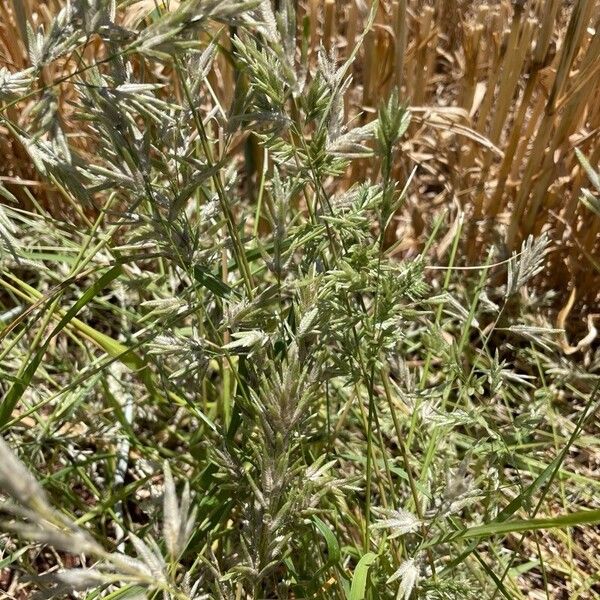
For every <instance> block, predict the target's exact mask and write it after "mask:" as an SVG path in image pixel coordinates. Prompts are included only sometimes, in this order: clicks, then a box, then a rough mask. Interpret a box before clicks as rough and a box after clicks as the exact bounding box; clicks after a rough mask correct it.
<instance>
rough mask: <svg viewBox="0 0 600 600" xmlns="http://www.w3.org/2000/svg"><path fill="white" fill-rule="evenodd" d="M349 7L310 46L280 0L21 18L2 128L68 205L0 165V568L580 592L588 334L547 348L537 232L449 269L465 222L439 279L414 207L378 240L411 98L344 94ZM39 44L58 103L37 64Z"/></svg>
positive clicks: (443, 593)
mask: <svg viewBox="0 0 600 600" xmlns="http://www.w3.org/2000/svg"><path fill="white" fill-rule="evenodd" d="M327 6H328V8H327V10H328V11H329V12H327V14H328V15H329V17H328V18H329V21H327V23H328V25H327V27H328V28H329V29H331V28H332V27H333V21H332V19H333V17H332V15H333V14H334V13H333V10H334V8H335V7H334V5H332V3H328V5H327ZM397 8H398V10H401V9H402V10H403V7H402V6H398V7H397ZM404 8H405V7H404ZM127 9H128V7H127V6H125V5H124V6H120V7H119V10H122V11H124V12H126V11H127ZM17 16H18V13H17ZM431 16H432V13H431V12H430V17H431ZM21 17H23V18H24V15H21ZM129 17H130V18H131V14H130V15H129ZM19 18H20V17H19ZM366 19H367V23H368V27H367V29H366V31H365V33H364V34H363V35H362V36H359V35H356V36H355V37H354V38H353V39H352V42H353V45H352V48H351V49H350V52H349V55H348V56H347V57H346V58H345V59H341V58H340V57H339V56H338V55H337V54H336V51H335V45H333V44H332V45H331V46H330V50H329V51H328V50H327V49H326V48H325V47H323V48H320V49H319V50H318V58H317V60H316V63H311V61H310V57H309V53H308V49H309V47H310V40H311V37H310V36H311V29H310V27H309V26H307V27H305V28H304V29H299V28H298V26H297V21H298V17H297V15H296V13H295V9H294V6H293V5H292V3H291V2H283V3H281V6H280V7H279V9H278V10H277V11H273V10H272V8H271V5H270V4H269V3H268V2H234V1H230V2H216V1H215V2H211V1H209V2H199V1H196V0H188V1H187V2H182V3H180V4H177V5H175V4H174V3H173V4H172V5H168V6H160V5H155V4H149V3H138V5H136V10H135V19H133V18H131V20H128V18H127V15H123V14H121V13H119V11H116V10H114V7H113V6H112V5H111V4H110V3H103V2H98V3H72V4H68V5H66V6H65V7H64V8H63V9H61V11H60V12H59V13H57V14H56V15H55V17H54V19H53V20H52V23H53V27H52V28H50V29H48V30H47V31H46V32H41V31H40V32H37V33H34V32H31V33H30V35H29V38H30V43H29V48H28V52H29V57H30V60H31V62H32V63H33V65H34V66H33V69H30V68H29V67H28V68H27V69H26V70H25V71H23V72H17V71H14V72H13V71H11V75H10V77H9V78H8V79H10V81H9V83H8V84H6V90H7V91H6V94H7V95H8V96H7V97H6V98H4V97H3V102H5V104H4V110H3V111H2V115H3V116H2V123H3V126H4V127H5V128H6V129H7V130H9V131H10V132H11V134H12V136H13V139H14V140H16V141H17V142H18V144H19V145H20V148H21V149H22V151H23V152H25V153H26V154H27V156H28V157H29V160H30V161H31V164H32V165H33V168H35V169H36V171H37V172H38V174H39V177H40V178H41V179H43V180H44V181H45V182H46V185H48V186H49V187H51V189H52V193H53V194H55V195H56V197H58V198H60V199H61V203H65V204H66V205H68V206H70V207H71V211H72V213H71V214H73V215H76V218H73V219H72V220H69V215H63V218H61V219H56V218H55V217H52V216H51V215H52V212H51V211H49V210H47V209H46V208H44V206H43V205H40V202H39V198H37V197H36V196H35V195H34V194H29V193H27V192H25V193H26V194H27V195H28V200H29V203H30V204H29V206H27V207H23V206H20V205H19V204H18V203H17V202H15V197H14V196H13V194H12V192H11V191H9V190H8V189H6V188H5V187H2V188H0V189H1V190H2V194H3V197H4V198H5V199H6V201H7V202H6V204H4V205H2V212H1V213H0V217H1V220H0V227H1V228H0V233H1V234H2V235H1V237H0V244H1V249H2V256H1V260H2V263H1V267H2V277H1V278H0V285H1V286H2V290H3V292H2V294H3V295H2V297H1V301H2V303H3V304H2V307H3V313H2V321H1V322H2V327H3V328H2V329H1V330H0V339H1V340H2V349H1V351H0V368H1V372H2V375H3V378H2V383H1V384H0V385H2V386H3V388H4V389H3V391H4V392H5V394H4V398H3V401H2V404H1V406H0V430H1V431H2V432H3V434H4V435H5V436H6V438H8V439H9V440H10V441H11V444H10V446H12V447H14V448H17V449H19V453H20V457H21V458H20V459H19V458H17V457H16V455H15V453H14V451H13V450H11V449H10V447H9V444H8V443H7V442H4V441H2V442H0V453H1V454H2V460H3V463H2V465H3V466H1V467H0V486H1V487H2V490H3V493H4V494H5V496H6V500H5V501H4V503H3V504H2V512H3V513H4V514H5V515H6V518H5V519H4V521H3V531H4V532H5V533H6V535H5V536H4V537H3V538H2V539H3V544H4V545H3V552H4V557H3V558H2V561H3V562H2V564H3V565H11V566H12V567H14V572H13V577H12V579H11V584H10V586H11V588H10V589H11V590H12V591H14V590H15V589H17V588H18V589H19V592H20V593H23V594H33V593H39V594H40V595H41V596H42V597H43V596H46V597H52V596H56V595H58V594H68V593H73V594H80V595H81V597H87V598H90V599H92V598H98V597H107V598H120V597H123V598H124V597H132V596H133V597H139V598H152V597H155V595H156V593H159V592H161V593H162V594H163V596H164V597H166V598H174V599H181V600H184V599H189V600H192V599H199V598H222V599H230V598H231V599H233V598H254V599H259V598H294V597H296V598H299V597H302V598H308V597H314V598H349V599H350V600H359V599H362V598H370V599H375V598H389V597H394V596H395V597H399V598H402V597H404V598H405V599H406V600H407V599H408V598H411V597H427V598H469V597H476V596H481V595H482V594H490V595H497V594H502V595H503V596H504V597H511V595H519V594H521V595H522V592H521V591H520V590H521V589H522V588H524V587H527V585H530V586H531V582H539V587H540V589H543V590H544V591H545V592H546V594H547V595H550V594H552V593H554V590H555V589H558V587H561V588H566V589H568V590H569V592H571V593H573V594H574V595H576V594H580V595H584V594H588V593H591V592H590V590H591V589H592V587H593V586H594V585H595V583H594V581H593V578H589V577H586V574H589V573H591V569H593V568H594V567H595V565H596V559H595V558H594V557H593V556H591V555H590V554H589V552H588V551H587V550H586V547H585V543H584V542H583V541H582V540H581V537H582V536H583V538H584V540H585V539H587V537H588V536H593V535H594V533H593V531H594V530H593V529H592V528H591V527H587V526H588V525H590V524H594V523H597V522H599V521H600V512H599V511H598V510H597V507H596V506H595V504H594V497H595V495H597V493H598V482H597V481H596V480H595V479H594V477H593V472H592V469H593V466H592V464H593V457H582V456H579V455H576V454H575V452H574V450H575V449H576V447H577V445H578V444H580V445H583V444H585V445H586V446H587V447H593V446H594V445H597V440H598V431H597V425H596V424H595V423H594V421H593V419H592V417H593V415H594V411H595V410H596V409H597V405H598V400H597V394H596V391H597V387H598V367H599V364H598V357H597V356H596V355H595V354H594V350H593V348H590V345H591V342H590V343H586V344H584V345H582V347H581V348H579V349H578V352H580V351H585V352H586V361H587V362H584V361H582V362H581V363H576V362H574V363H568V362H566V358H565V356H564V354H563V353H562V351H561V340H560V337H559V336H560V335H561V334H562V333H563V331H562V329H559V330H557V329H554V328H552V327H549V326H548V322H547V321H545V320H544V319H543V314H544V313H543V312H542V310H541V309H540V307H541V308H544V307H546V306H547V305H548V303H549V299H548V298H543V297H539V296H536V294H535V293H534V292H532V291H531V290H530V289H529V288H528V286H530V284H531V282H532V278H533V277H535V276H536V275H538V274H539V273H540V271H541V269H543V266H544V264H545V261H546V257H547V254H548V253H549V252H550V251H551V250H552V249H553V248H551V243H550V242H549V239H548V237H546V236H542V237H538V238H533V237H532V238H527V239H526V240H525V241H524V242H523V244H522V245H521V247H520V250H519V251H518V252H514V253H513V254H512V256H511V257H510V258H509V259H508V260H502V257H497V256H496V255H494V254H493V253H492V252H491V251H490V252H489V254H488V257H487V259H486V261H485V262H484V264H482V265H478V266H477V267H475V268H474V269H473V270H467V271H462V272H461V271H456V268H458V267H457V262H458V255H457V252H458V248H459V242H460V238H461V234H462V231H463V220H462V219H459V220H458V221H457V224H456V227H455V228H454V229H453V230H450V232H449V233H447V234H446V236H445V241H444V242H442V243H445V244H447V246H448V247H449V248H451V250H450V255H451V259H450V264H449V265H448V266H447V267H445V268H446V269H447V271H446V275H445V277H444V278H443V280H442V281H441V282H440V281H438V279H437V278H435V277H433V276H431V272H432V271H433V269H432V268H430V265H429V264H428V257H429V251H430V249H431V247H432V246H433V245H434V244H435V243H437V240H438V239H439V238H440V237H441V236H440V232H441V227H442V220H441V219H438V220H437V221H436V222H434V223H433V225H432V226H431V227H429V229H428V231H427V243H426V246H425V248H424V249H423V252H422V253H419V254H414V255H412V256H409V257H407V258H405V259H404V260H401V261H399V260H395V259H394V255H395V252H396V250H397V247H398V243H396V242H394V241H393V240H392V242H391V243H390V229H391V228H392V227H393V223H394V219H395V216H396V215H397V214H398V212H399V210H400V209H401V208H402V206H403V205H404V204H405V203H406V202H407V198H408V197H409V195H410V194H411V193H413V192H412V191H411V190H412V186H413V185H414V179H413V178H412V176H407V177H406V178H402V179H398V178H397V177H396V169H397V164H398V162H399V161H400V159H401V157H402V151H403V149H402V142H403V140H404V139H405V137H406V135H407V134H408V132H409V131H410V127H411V117H412V115H413V114H415V120H418V119H422V120H425V117H424V116H423V112H419V111H411V110H410V109H409V108H407V106H406V104H405V103H403V102H402V101H401V98H402V95H401V94H400V93H398V91H396V92H394V93H392V94H391V95H390V97H389V99H386V100H385V101H384V102H381V103H380V104H379V105H378V108H377V116H376V119H375V120H373V121H371V122H370V123H367V124H357V123H354V122H352V121H349V120H348V115H347V112H346V107H345V104H346V98H347V94H348V90H349V89H350V88H351V73H352V70H353V68H354V61H355V59H356V57H357V55H358V53H359V51H361V49H362V48H363V47H364V48H368V47H369V44H372V43H373V39H372V38H370V37H369V36H370V34H371V32H372V31H373V29H372V28H371V26H373V24H374V23H375V22H376V19H377V15H376V7H375V5H374V6H373V8H372V9H371V11H370V12H369V14H368V15H367V17H366ZM22 25H23V26H24V28H25V30H27V22H26V19H25V20H24V21H23V22H22ZM430 25H432V23H430ZM225 28H226V29H227V31H228V35H230V37H229V38H227V39H228V40H229V41H230V43H229V42H228V41H225V40H224V37H223V35H224V33H223V32H224V30H225ZM90 45H93V46H94V47H93V49H92V51H89V50H88V48H89V47H90ZM61 61H68V62H70V61H72V63H73V64H74V65H76V66H75V67H74V72H70V73H69V76H68V83H69V92H68V93H69V94H74V96H73V97H72V98H71V99H72V100H73V102H72V113H71V117H70V118H71V122H70V124H67V123H66V122H65V121H64V120H63V119H62V117H61V114H60V112H59V111H58V109H57V107H58V106H59V104H60V102H61V98H60V97H58V96H60V95H61V89H62V88H61V87H60V86H62V85H63V84H65V83H66V81H63V80H62V78H61V79H59V80H58V81H55V80H53V79H52V78H51V77H50V78H49V79H48V73H51V72H52V68H53V66H54V65H55V64H56V63H57V62H58V63H60V62H61ZM215 65H218V69H217V71H215ZM221 69H229V70H230V72H231V74H232V80H233V82H234V85H233V86H232V90H231V91H232V94H231V96H230V97H229V98H227V102H225V101H224V100H223V98H220V97H219V95H218V94H217V92H216V91H215V81H214V73H215V72H220V70H221ZM8 79H7V77H5V78H4V81H6V80H8ZM25 97H27V98H29V100H30V101H31V102H32V103H33V106H34V111H33V112H34V117H35V118H32V119H27V120H25V122H23V121H21V120H20V119H18V118H14V116H15V115H14V113H15V110H16V107H18V106H23V104H22V103H23V102H24V101H25V99H26V98H25ZM11 111H12V113H13V114H11ZM72 123H78V125H79V127H80V128H81V130H82V131H83V132H85V143H80V140H78V139H75V138H74V136H73V135H71V134H70V133H69V127H70V126H71V124H72ZM471 135H472V136H473V137H474V138H475V139H477V140H478V142H481V143H485V140H484V139H483V138H481V137H477V136H475V135H474V134H471ZM241 148H243V150H244V151H243V152H241V150H240V149H241ZM257 150H258V152H257ZM258 159H260V160H258ZM364 160H369V161H370V163H371V164H372V165H374V166H373V168H372V170H371V173H370V176H369V177H365V178H364V179H363V180H361V181H356V182H355V183H354V184H353V185H347V182H348V180H347V174H348V173H349V172H351V170H352V168H353V165H357V164H359V163H360V161H364ZM588 170H589V169H588ZM590 173H592V174H593V172H592V171H590ZM355 174H356V171H355ZM344 182H346V183H344ZM25 189H27V188H25ZM586 197H588V196H586ZM588 202H591V201H590V200H589V197H588ZM61 205H62V204H61ZM75 224H76V225H75ZM392 237H393V236H392ZM456 272H459V273H463V274H474V276H465V277H461V278H457V277H456V275H455V273H456ZM536 315H538V317H537V319H536ZM557 405H559V406H560V410H558V409H557ZM34 473H35V475H34ZM178 486H179V487H180V488H181V491H180V493H179V494H178V493H177V487H178ZM158 505H160V506H158ZM573 528H577V529H573ZM573 531H576V532H577V535H574V534H573ZM539 532H544V533H543V535H544V536H545V537H541V534H540V533H539ZM556 543H560V544H562V545H563V546H564V547H565V548H568V549H569V551H570V552H572V553H573V554H577V555H578V556H580V555H582V556H584V558H585V560H583V561H582V560H578V561H576V560H575V559H574V558H573V559H570V560H569V561H568V562H567V563H565V562H564V561H562V559H556V558H555V557H552V556H550V555H549V552H548V549H549V548H550V547H551V546H552V545H553V544H556ZM48 548H53V549H54V554H50V558H48V554H45V552H47V551H48ZM579 564H583V565H584V566H583V567H579V566H578V565H579ZM56 567H58V568H56ZM586 569H587V571H586ZM565 572H567V573H568V577H565V576H564V574H565ZM523 574H527V575H528V577H529V579H528V580H525V583H524V580H523ZM34 589H37V592H33V590H34ZM12 591H11V592H10V593H12Z"/></svg>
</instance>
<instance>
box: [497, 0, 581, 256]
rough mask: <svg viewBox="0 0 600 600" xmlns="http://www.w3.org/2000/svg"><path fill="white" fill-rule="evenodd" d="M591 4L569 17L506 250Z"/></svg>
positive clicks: (578, 7) (515, 236)
mask: <svg viewBox="0 0 600 600" xmlns="http://www.w3.org/2000/svg"><path fill="white" fill-rule="evenodd" d="M591 4H592V3H590V2H585V1H584V0H578V1H577V3H576V4H575V6H574V7H573V10H572V13H571V19H570V21H569V26H568V28H567V32H566V34H565V43H564V46H563V48H562V52H561V54H560V59H559V63H558V68H557V72H556V76H555V78H554V83H553V85H552V89H551V91H550V95H549V97H548V100H547V102H546V104H545V107H544V118H543V120H542V123H541V125H540V128H539V130H538V132H537V135H536V137H535V140H534V143H533V148H532V151H531V153H530V156H529V159H528V161H527V166H526V167H525V171H524V175H523V180H522V181H523V185H522V186H521V188H520V190H519V193H518V195H517V198H516V200H515V211H514V212H513V214H512V216H511V222H510V224H509V228H508V232H507V246H508V248H509V249H510V250H512V249H513V248H514V247H515V245H516V243H517V239H518V233H519V228H520V225H521V221H522V218H523V216H524V215H525V209H526V206H527V201H528V197H529V194H530V191H531V187H532V185H533V183H532V182H533V177H534V175H535V173H536V171H537V169H538V165H539V164H540V163H541V162H542V160H543V157H544V152H545V151H546V149H547V146H548V142H549V141H550V137H551V135H552V129H553V127H554V117H555V111H556V103H557V101H558V99H559V96H560V94H561V93H562V91H563V87H564V85H565V83H566V81H567V77H568V74H569V71H570V68H571V64H572V63H573V60H574V58H575V55H576V52H577V49H578V44H579V41H580V39H581V37H582V35H583V32H584V30H585V25H586V23H587V20H588V17H589V12H590V10H591ZM537 208H538V207H537V206H533V207H532V208H531V210H530V211H529V214H528V215H526V222H527V226H526V227H525V228H524V229H523V232H522V233H523V234H524V235H525V234H527V233H528V232H529V231H530V227H531V224H532V222H533V220H534V219H535V216H536V214H537Z"/></svg>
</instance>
